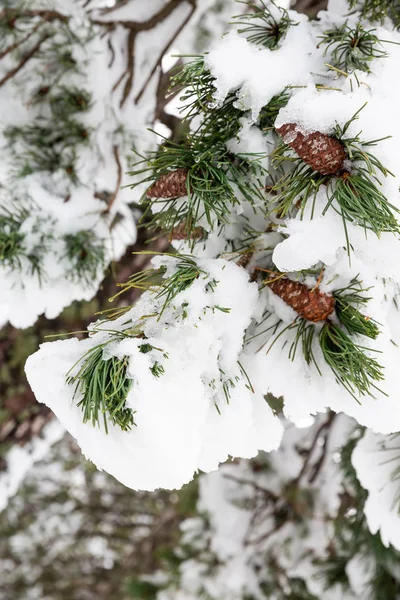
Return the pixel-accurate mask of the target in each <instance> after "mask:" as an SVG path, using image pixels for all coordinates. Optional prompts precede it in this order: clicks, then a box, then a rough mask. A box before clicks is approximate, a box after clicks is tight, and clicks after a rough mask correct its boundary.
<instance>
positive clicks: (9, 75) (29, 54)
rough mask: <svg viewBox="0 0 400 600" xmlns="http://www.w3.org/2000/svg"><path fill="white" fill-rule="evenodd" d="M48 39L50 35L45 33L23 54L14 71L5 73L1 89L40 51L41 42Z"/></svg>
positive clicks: (0, 82)
mask: <svg viewBox="0 0 400 600" xmlns="http://www.w3.org/2000/svg"><path fill="white" fill-rule="evenodd" d="M49 37H51V35H50V33H46V34H45V35H44V36H43V37H42V38H41V39H40V40H39V41H38V42H37V43H36V44H35V45H34V46H33V48H31V49H30V51H29V52H27V53H26V54H25V56H24V57H23V58H22V59H21V60H20V62H19V63H18V64H17V66H16V67H14V69H11V71H8V73H6V75H4V77H3V79H1V80H0V87H2V86H3V85H4V84H5V83H6V82H7V81H8V80H9V79H11V78H12V77H14V75H16V74H17V73H18V72H19V71H20V70H21V69H22V68H23V66H24V65H26V63H27V62H28V61H29V60H30V59H31V58H32V56H34V55H35V54H36V52H38V50H40V46H41V45H42V44H43V42H44V41H46V40H47V39H48V38H49Z"/></svg>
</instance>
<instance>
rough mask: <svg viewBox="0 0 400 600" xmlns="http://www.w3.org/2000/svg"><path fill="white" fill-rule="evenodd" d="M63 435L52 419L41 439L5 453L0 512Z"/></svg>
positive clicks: (63, 429) (63, 432)
mask: <svg viewBox="0 0 400 600" xmlns="http://www.w3.org/2000/svg"><path fill="white" fill-rule="evenodd" d="M64 434H65V428H64V427H63V426H62V424H61V423H60V422H59V421H57V420H56V419H54V420H53V421H51V422H50V423H49V424H48V425H46V427H45V428H44V429H43V432H42V437H35V438H34V439H33V440H32V441H30V442H29V443H28V444H26V445H25V446H24V447H20V446H13V448H12V449H11V450H10V451H9V452H8V453H7V470H6V471H4V472H3V473H0V512H1V511H2V510H4V508H5V507H6V506H7V503H8V500H9V498H11V497H12V496H14V494H16V492H17V491H18V488H19V487H20V485H21V484H22V483H23V481H24V479H25V477H26V475H27V473H28V472H29V470H30V469H31V468H32V466H33V465H34V464H35V463H36V462H39V461H40V460H42V459H43V458H44V457H45V456H46V455H47V454H48V452H49V448H51V446H52V445H53V444H55V443H56V442H58V441H59V440H60V439H61V438H62V437H63V436H64Z"/></svg>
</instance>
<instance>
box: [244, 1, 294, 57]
mask: <svg viewBox="0 0 400 600" xmlns="http://www.w3.org/2000/svg"><path fill="white" fill-rule="evenodd" d="M238 1H239V2H241V4H245V5H246V6H247V7H248V9H250V11H252V12H247V13H245V14H243V15H238V16H236V17H234V19H235V22H234V24H235V25H245V27H244V28H243V29H238V32H239V33H244V34H245V35H246V37H247V39H248V41H249V42H251V43H253V44H257V45H260V46H263V47H264V48H269V49H270V50H276V49H277V48H278V47H279V44H280V42H281V41H282V39H284V37H285V36H286V34H287V32H288V29H289V28H290V27H292V26H293V25H297V23H296V21H293V20H292V19H291V18H290V17H289V13H288V12H287V10H285V9H283V8H280V7H277V6H275V5H274V6H275V8H276V9H277V10H279V12H280V13H281V16H280V18H279V19H277V18H275V16H274V15H273V14H272V11H271V10H270V8H269V7H268V6H267V4H265V2H263V0H238Z"/></svg>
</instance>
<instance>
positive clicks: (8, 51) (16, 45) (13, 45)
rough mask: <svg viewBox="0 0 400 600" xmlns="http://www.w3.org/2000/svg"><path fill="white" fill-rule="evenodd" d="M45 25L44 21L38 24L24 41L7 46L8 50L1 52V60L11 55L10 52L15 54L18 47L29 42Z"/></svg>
mask: <svg viewBox="0 0 400 600" xmlns="http://www.w3.org/2000/svg"><path fill="white" fill-rule="evenodd" d="M42 25H43V21H42V22H41V23H38V24H37V25H36V26H35V27H34V28H33V29H32V31H30V32H29V33H28V34H27V35H26V36H25V37H24V38H22V40H19V41H17V42H14V44H11V45H10V46H7V48H5V49H4V50H3V51H2V52H0V60H1V59H2V58H4V57H5V56H6V55H7V54H10V52H13V51H14V50H15V49H16V48H18V46H21V44H24V43H25V42H26V41H27V40H29V38H30V37H31V36H32V35H33V34H34V33H36V32H37V30H38V29H39V28H40V27H41V26H42Z"/></svg>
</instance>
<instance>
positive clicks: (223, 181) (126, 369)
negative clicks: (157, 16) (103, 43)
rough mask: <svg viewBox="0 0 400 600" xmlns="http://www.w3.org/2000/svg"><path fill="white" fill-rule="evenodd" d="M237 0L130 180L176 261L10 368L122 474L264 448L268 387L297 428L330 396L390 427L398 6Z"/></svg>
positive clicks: (366, 420)
mask: <svg viewBox="0 0 400 600" xmlns="http://www.w3.org/2000/svg"><path fill="white" fill-rule="evenodd" d="M245 4H246V5H247V8H248V11H247V12H246V13H245V16H243V15H242V16H241V17H240V18H238V19H234V22H235V23H236V25H234V28H233V30H231V31H230V33H228V34H226V35H225V36H224V37H222V39H221V40H219V41H218V42H216V43H215V44H214V45H213V46H212V47H211V48H210V50H209V52H208V53H206V54H205V55H204V56H196V57H191V58H190V59H188V60H187V62H186V65H185V67H184V68H183V69H181V70H179V71H177V73H176V76H175V78H174V80H173V82H172V85H173V86H174V87H175V89H176V87H179V88H181V89H182V102H183V104H184V107H183V111H184V114H185V116H186V117H185V118H186V122H187V125H188V128H189V133H188V134H187V136H186V137H185V139H184V140H183V141H182V142H177V141H175V140H170V139H167V138H162V139H161V140H160V145H159V147H158V148H157V149H155V150H154V151H152V152H148V153H141V154H140V155H138V154H136V163H135V165H134V167H133V168H132V171H131V173H130V177H131V183H132V196H133V197H134V198H135V193H136V199H137V200H138V201H140V202H141V203H142V204H143V206H144V207H145V208H146V217H147V215H150V217H149V218H150V224H149V225H148V227H149V229H150V230H154V231H155V232H157V233H159V232H160V231H161V232H162V233H165V234H166V235H167V236H168V237H169V239H170V241H171V243H172V247H173V250H174V252H176V254H175V255H174V254H173V253H172V254H171V253H170V254H168V255H166V256H164V257H161V258H154V259H153V266H152V268H151V269H150V270H149V271H148V272H145V273H142V274H139V275H136V276H133V277H132V279H131V280H130V281H128V282H127V284H126V285H125V286H123V289H126V288H129V287H132V286H133V287H138V288H139V289H144V290H145V293H144V294H143V296H142V297H141V299H140V300H139V301H138V302H137V303H136V304H135V305H134V306H133V307H128V308H126V307H123V308H120V307H119V306H118V305H117V306H116V308H115V310H114V309H113V311H112V312H111V313H110V318H109V319H108V320H101V321H99V322H98V323H96V324H94V325H92V326H91V328H90V331H89V337H88V339H86V340H85V341H81V342H79V341H77V340H68V341H62V342H61V341H60V342H54V343H52V344H45V345H43V346H42V348H41V350H40V351H39V352H38V353H36V354H35V355H33V356H32V357H31V358H30V359H29V360H28V363H27V373H28V378H29V380H30V382H31V385H32V387H33V389H34V391H35V394H36V396H37V398H38V399H39V400H40V401H42V402H45V403H46V404H48V405H49V406H51V408H52V409H53V410H54V411H55V412H56V414H57V415H58V416H59V418H60V419H61V420H62V421H63V422H64V423H65V424H66V426H67V428H68V429H69V430H70V431H71V432H72V433H73V435H75V437H77V439H78V441H79V443H80V445H81V447H82V449H83V451H84V453H85V454H86V455H87V456H88V457H89V458H91V459H92V460H93V461H94V462H95V463H96V464H97V465H98V466H99V467H101V468H105V469H107V470H108V471H110V472H111V473H113V474H114V475H115V476H116V477H117V478H118V479H120V480H121V481H123V482H125V483H127V484H128V485H131V486H132V487H137V488H146V489H153V488H155V487H160V486H163V487H178V486H180V485H182V483H184V482H185V481H188V479H190V477H192V475H193V473H194V472H195V471H196V470H197V469H202V470H204V471H209V470H212V469H215V468H216V467H217V465H218V463H219V462H221V461H223V460H225V459H226V458H227V457H228V456H229V455H231V456H242V457H249V456H254V455H255V454H256V452H257V449H264V450H270V449H272V448H275V447H276V446H277V445H278V444H279V440H280V437H281V433H282V427H281V423H280V421H279V419H278V418H277V417H276V416H275V415H274V413H273V411H272V409H271V408H270V407H269V404H268V402H267V401H266V400H265V398H268V397H270V396H269V395H271V394H272V395H273V396H275V397H277V398H279V397H283V399H284V404H283V414H284V416H285V417H287V418H289V419H291V420H292V421H294V422H295V423H296V422H297V421H299V420H301V419H304V418H305V417H309V416H310V415H314V414H316V413H318V412H324V411H325V410H326V409H327V408H329V409H331V410H333V411H334V412H344V413H346V414H347V415H349V416H351V417H354V418H355V419H356V420H357V421H358V422H359V423H360V424H361V425H363V426H367V427H370V428H372V429H373V430H374V431H376V432H379V433H381V434H389V433H392V432H395V431H398V430H399V429H400V397H399V386H398V365H399V364H400V350H399V344H400V337H399V336H400V330H399V327H398V322H399V315H398V294H399V283H400V270H399V264H400V262H399V260H398V251H399V240H398V234H399V216H400V214H399V212H400V195H399V181H400V170H399V165H400V150H399V148H400V144H399V139H400V124H399V120H398V96H399V93H398V92H399V90H398V84H397V80H398V76H397V72H398V64H399V61H400V46H399V44H400V34H399V33H398V31H397V30H396V26H397V22H396V19H394V21H393V22H392V21H390V19H388V18H384V17H385V15H386V14H388V11H386V12H385V11H384V12H383V13H382V14H380V15H377V14H376V12H375V11H374V6H375V5H376V3H375V2H367V1H366V2H365V3H354V2H351V3H350V4H351V6H350V7H345V6H343V3H339V4H335V3H334V2H333V3H331V6H330V7H329V9H328V11H325V12H321V13H320V14H319V17H318V19H317V20H316V21H310V20H308V18H307V17H305V16H304V15H300V14H298V13H296V12H294V11H286V10H284V9H282V8H278V7H277V6H276V5H275V4H273V3H272V2H261V1H260V2H256V1H254V2H253V1H249V2H246V3H245ZM384 4H385V3H384V2H382V3H380V5H382V6H384ZM340 7H342V9H343V10H339V8H340ZM388 16H393V14H389V15H388ZM143 190H145V191H144V193H143ZM123 289H122V290H121V291H122V292H123ZM117 297H118V298H119V297H120V296H119V295H117ZM121 297H123V295H122V296H121ZM128 461H129V466H128Z"/></svg>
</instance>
